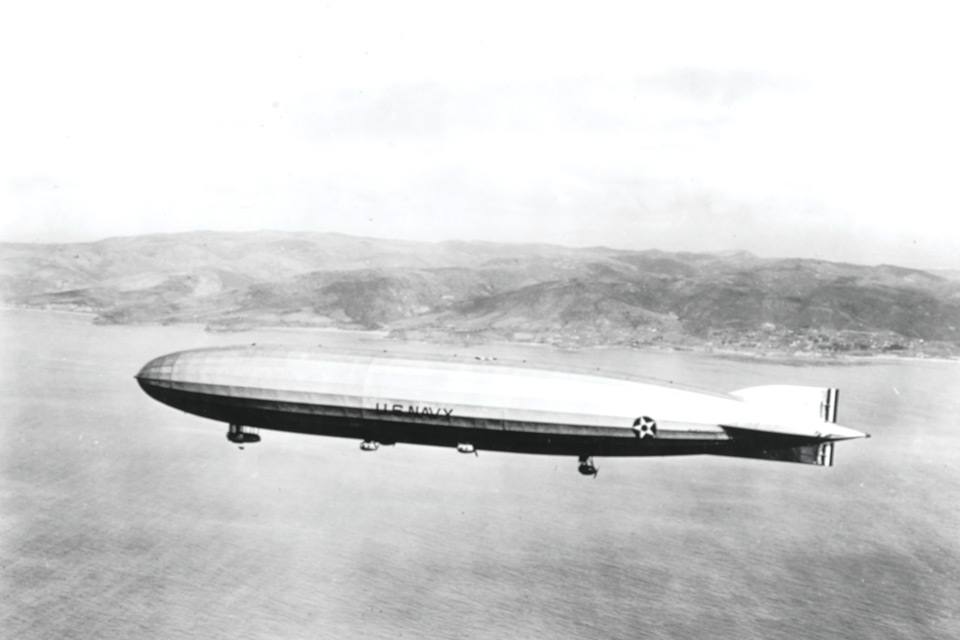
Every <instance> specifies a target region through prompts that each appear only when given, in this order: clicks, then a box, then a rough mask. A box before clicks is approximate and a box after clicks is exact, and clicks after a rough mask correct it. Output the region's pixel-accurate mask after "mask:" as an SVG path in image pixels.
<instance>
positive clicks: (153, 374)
mask: <svg viewBox="0 0 960 640" xmlns="http://www.w3.org/2000/svg"><path fill="white" fill-rule="evenodd" d="M179 357H180V354H179V353H170V354H167V355H165V356H160V357H159V358H154V359H153V360H151V361H150V362H148V363H147V364H145V365H143V368H142V369H140V371H139V373H137V375H136V376H135V377H136V378H137V380H138V381H139V382H140V384H141V385H143V383H144V382H149V381H159V382H169V381H170V379H171V378H172V376H173V367H174V365H175V364H176V362H177V359H178V358H179Z"/></svg>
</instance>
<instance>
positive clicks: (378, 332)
mask: <svg viewBox="0 0 960 640" xmlns="http://www.w3.org/2000/svg"><path fill="white" fill-rule="evenodd" d="M0 311H13V312H28V313H44V314H58V315H65V316H71V317H75V318H89V319H90V320H91V324H94V325H96V326H116V327H122V326H127V327H137V326H141V327H195V328H197V329H198V330H200V331H205V332H210V333H216V334H220V335H229V334H235V335H237V336H241V335H243V334H246V333H250V332H254V331H265V332H279V333H291V334H294V333H299V334H317V335H322V334H327V335H339V336H344V337H347V336H353V337H357V338H369V339H374V340H392V341H395V342H403V343H409V344H417V343H421V344H446V345H449V346H464V347H481V346H496V345H503V346H509V347H518V346H522V347H537V348H545V349H553V350H555V351H583V350H592V349H596V350H607V349H610V350H613V349H622V350H625V351H637V352H640V353H657V354H669V353H686V354H692V355H698V356H711V357H717V358H724V359H743V360H750V361H757V362H783V363H794V364H810V365H816V364H871V363H880V362H945V363H953V364H956V363H960V357H955V358H951V357H943V356H923V355H894V354H889V353H862V354H833V353H831V354H823V353H813V352H811V353H784V352H779V351H769V352H762V351H758V350H756V349H745V350H742V351H740V350H737V349H716V348H713V347H701V346H697V345H690V344H684V345H670V344H663V345H661V346H652V345H645V346H632V345H629V344H588V345H576V346H565V345H560V344H551V343H547V342H533V341H531V342H526V341H509V340H502V339H500V340H483V339H481V340H475V341H471V340H465V339H462V338H461V339H456V338H455V334H447V336H446V337H447V338H449V339H447V340H439V341H436V342H431V341H429V340H423V339H410V338H398V337H391V335H390V334H391V333H392V332H391V330H389V329H343V328H339V327H310V326H304V327H296V326H282V325H280V326H271V325H264V326H256V327H248V328H244V329H241V330H238V331H212V332H211V331H209V325H208V324H206V323H203V322H173V323H166V324H165V323H162V322H144V323H116V324H102V325H97V323H94V322H92V320H93V319H95V318H96V317H97V316H98V314H96V313H94V312H92V311H77V310H69V309H38V308H35V307H19V306H14V305H8V304H0Z"/></svg>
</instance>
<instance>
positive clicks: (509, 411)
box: [136, 345, 869, 476]
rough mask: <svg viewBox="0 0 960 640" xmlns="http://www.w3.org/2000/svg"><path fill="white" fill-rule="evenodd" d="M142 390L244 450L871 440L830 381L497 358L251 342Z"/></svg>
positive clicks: (152, 377) (177, 365)
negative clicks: (686, 379)
mask: <svg viewBox="0 0 960 640" xmlns="http://www.w3.org/2000/svg"><path fill="white" fill-rule="evenodd" d="M136 379H137V381H138V383H139V384H140V386H141V388H142V389H143V390H144V391H145V392H146V393H147V394H148V395H149V396H150V397H152V398H154V399H155V400H158V401H159V402H162V403H164V404H166V405H169V406H171V407H174V408H176V409H180V410H182V411H185V412H187V413H190V414H195V415H197V416H202V417H204V418H208V419H211V420H215V421H219V422H223V423H226V424H227V425H228V427H227V433H226V436H227V439H228V440H229V441H230V442H233V443H236V444H238V445H240V446H241V448H242V446H243V445H245V444H250V443H255V442H259V441H260V433H259V432H260V430H267V431H271V430H272V431H286V432H293V433H300V434H311V435H321V436H333V437H339V438H352V439H355V440H358V441H359V442H360V449H361V450H363V451H377V450H378V449H379V448H380V447H381V446H382V445H393V444H397V443H405V444H419V445H432V446H438V447H449V448H450V449H455V450H456V451H458V452H460V453H464V454H474V455H476V454H477V453H478V452H480V451H502V452H515V453H526V454H545V455H556V456H571V457H576V458H577V461H578V466H577V468H578V470H579V472H580V473H581V474H583V475H587V476H590V475H592V476H596V474H597V466H596V464H595V462H594V459H595V458H598V457H605V456H637V457H641V456H678V455H695V454H712V455H720V456H733V457H740V458H756V459H764V460H776V461H783V462H797V463H805V464H811V465H820V466H832V465H833V458H834V444H835V443H836V442H837V441H840V440H850V439H854V438H863V437H869V436H868V435H867V434H865V433H861V432H859V431H856V430H854V429H851V428H847V427H842V426H840V425H838V424H837V408H838V401H839V391H838V390H837V389H835V388H820V387H809V386H795V385H767V386H756V387H750V388H746V389H739V390H735V391H731V392H729V393H716V392H710V391H705V390H699V389H694V388H687V387H684V386H681V385H678V384H674V383H672V382H664V381H656V380H650V379H644V378H641V377H638V376H632V375H620V374H612V373H607V374H598V373H597V372H595V371H582V370H577V369H575V368H570V369H566V368H565V369H562V370H560V369H557V368H554V367H545V368H540V367H535V366H530V365H527V364H524V363H511V362H507V361H500V360H497V359H496V358H489V357H487V358H476V357H474V358H470V357H460V358H455V357H454V358H450V357H428V356H416V357H415V356H410V355H404V354H392V353H387V352H382V353H380V352H377V353H370V352H366V353H364V352H348V351H342V350H341V351H338V350H334V349H330V348H325V347H322V346H316V347H297V346H281V345H247V346H238V347H217V348H206V349H193V350H188V351H179V352H176V353H171V354H168V355H164V356H160V357H158V358H155V359H153V360H151V361H150V362H148V363H147V364H146V365H145V366H144V367H143V368H142V369H141V370H140V372H139V373H138V374H137V375H136Z"/></svg>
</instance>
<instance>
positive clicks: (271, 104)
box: [0, 0, 960, 268]
mask: <svg viewBox="0 0 960 640" xmlns="http://www.w3.org/2000/svg"><path fill="white" fill-rule="evenodd" d="M7 4H8V5H13V4H14V3H7ZM15 4H16V5H19V6H12V7H11V6H6V7H5V8H4V9H2V10H0V73H2V76H0V82H2V88H3V92H2V96H3V99H2V101H0V178H2V187H0V188H2V191H0V239H3V240H7V241H20V242H34V241H40V242H46V241H74V240H95V239H99V238H102V237H105V236H110V235H131V234H139V233H148V232H161V231H185V230H192V229H217V230H238V231H242V230H255V229H265V228H269V229H288V230H315V231H339V232H343V233H350V234H357V235H372V236H380V237H392V238H404V239H420V240H443V239H452V238H459V239H468V240H469V239H486V240H498V241H516V242H529V241H542V242H550V243H559V244H568V245H576V246H579V245H594V244H604V245H608V246H613V247H619V248H633V249H646V248H660V249H666V250H693V251H714V250H727V249H745V250H749V251H752V252H754V253H757V254H759V255H764V256H802V257H819V258H825V259H829V260H847V261H852V262H864V263H881V262H886V263H894V264H903V265H910V266H920V267H948V268H960V233H958V232H960V223H958V214H960V189H958V186H957V185H958V177H960V126H958V116H957V114H960V70H958V62H957V61H958V60H960V38H957V36H956V25H957V24H960V22H958V17H960V9H955V8H954V5H953V4H952V3H946V2H945V3H928V4H924V3H910V5H909V8H908V7H907V4H906V3H896V4H895V3H889V4H882V3H881V4H878V3H867V2H855V3H848V4H844V3H838V2H825V3H811V2H802V3H795V4H788V3H781V2H769V1H768V2H757V3H744V2H729V1H727V2H722V3H718V2H675V1H673V2H665V3H657V4H658V5H663V6H659V7H649V6H646V5H643V4H641V3H638V2H623V3H602V2H589V3H587V2H583V3H558V2H534V3H523V2H516V1H511V2H502V3H498V2H490V1H485V2H482V3H473V4H471V5H466V3H457V2H437V3H424V2H411V1H409V0H406V1H404V2H372V3H371V2H368V3H364V2H349V3H341V2H328V3H320V2H307V3H303V4H286V3H277V2H271V3H197V2H189V3H184V4H176V3H157V4H155V5H154V6H152V7H151V8H144V7H143V6H140V5H141V3H116V4H104V3H94V2H82V3H75V2H70V3H66V2H64V3H43V2H22V3H15ZM894 7H896V8H894Z"/></svg>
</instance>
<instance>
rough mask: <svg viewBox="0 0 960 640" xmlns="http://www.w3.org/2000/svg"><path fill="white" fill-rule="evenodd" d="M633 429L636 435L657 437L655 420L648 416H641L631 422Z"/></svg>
mask: <svg viewBox="0 0 960 640" xmlns="http://www.w3.org/2000/svg"><path fill="white" fill-rule="evenodd" d="M633 430H634V431H636V432H637V436H638V437H640V438H641V439H643V438H656V437H657V421H656V420H654V419H653V418H651V417H649V416H641V417H639V418H637V419H636V420H635V421H634V422H633Z"/></svg>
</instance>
